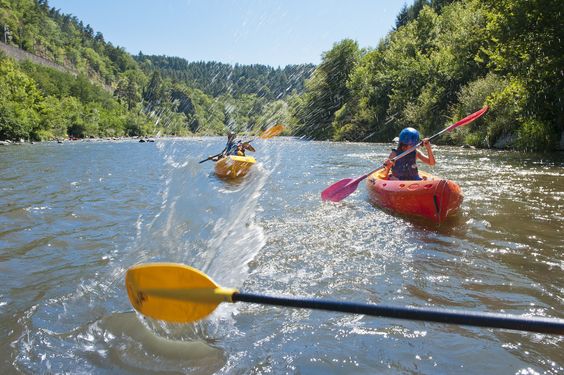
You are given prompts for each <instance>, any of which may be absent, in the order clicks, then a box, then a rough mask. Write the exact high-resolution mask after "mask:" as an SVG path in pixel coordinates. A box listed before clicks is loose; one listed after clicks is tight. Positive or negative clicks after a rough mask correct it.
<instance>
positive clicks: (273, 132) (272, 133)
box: [199, 124, 284, 163]
mask: <svg viewBox="0 0 564 375" xmlns="http://www.w3.org/2000/svg"><path fill="white" fill-rule="evenodd" d="M283 131H284V125H282V124H276V125H274V126H273V127H271V128H268V129H266V130H265V131H264V132H263V133H262V134H261V135H260V136H259V137H258V138H259V139H270V138H272V137H276V136H277V135H279V134H280V133H282V132H283ZM256 139H257V138H255V139H251V140H250V141H247V142H245V143H246V144H247V145H249V146H250V147H251V148H252V146H251V145H250V144H249V143H251V142H253V141H255V140H256ZM251 151H254V149H252V150H251ZM221 155H223V151H222V152H220V153H219V154H217V155H213V156H209V157H208V158H206V159H204V160H201V161H200V162H199V163H203V162H205V161H208V160H212V159H214V158H217V157H218V156H221Z"/></svg>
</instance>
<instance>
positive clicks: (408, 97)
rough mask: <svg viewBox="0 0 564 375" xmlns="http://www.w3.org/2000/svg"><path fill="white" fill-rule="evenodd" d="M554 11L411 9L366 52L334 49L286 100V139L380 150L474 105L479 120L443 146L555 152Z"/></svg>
mask: <svg viewBox="0 0 564 375" xmlns="http://www.w3.org/2000/svg"><path fill="white" fill-rule="evenodd" d="M562 14H564V2H562V1H561V0H459V1H452V0H451V1H434V0H417V1H415V2H414V4H413V5H412V6H410V7H405V8H404V9H403V10H402V12H401V13H400V14H399V15H398V18H397V22H396V29H395V30H394V31H393V32H391V33H390V34H388V36H387V37H386V38H385V39H384V40H382V41H381V42H380V43H379V44H378V46H377V47H376V48H374V49H362V48H361V47H360V46H358V44H357V43H356V42H354V41H352V40H343V41H341V42H339V43H336V44H335V45H334V46H333V48H332V49H331V50H330V51H327V52H326V53H324V54H323V58H322V62H321V64H320V65H319V66H318V67H317V69H316V70H315V71H314V73H313V75H312V78H311V79H310V80H308V81H307V82H306V92H305V93H304V94H303V95H301V96H300V97H299V98H297V99H295V100H294V101H293V105H292V107H291V110H292V113H293V115H294V117H295V123H294V126H295V127H294V132H295V133H296V134H298V135H304V136H309V137H313V138H316V139H333V140H351V141H361V140H362V141H390V140H391V139H392V138H394V137H395V136H397V134H398V133H399V131H400V130H401V129H402V128H403V127H406V126H413V127H416V128H418V129H420V130H421V131H422V132H423V133H424V134H426V135H431V134H433V133H435V132H437V131H438V130H439V129H442V128H443V127H444V126H445V125H446V124H448V123H451V122H452V121H454V120H456V119H459V118H461V117H463V116H464V115H466V114H469V113H471V112H473V111H475V110H477V109H478V108H480V107H482V106H483V105H484V104H488V105H490V106H491V111H490V113H489V114H488V115H487V116H486V117H485V118H483V119H481V120H479V121H477V122H476V123H474V124H472V126H469V127H465V128H464V129H461V130H459V131H457V132H453V133H451V135H450V137H446V138H445V137H443V138H442V141H443V142H451V143H457V144H461V143H466V144H470V145H475V146H479V147H498V148H508V147H510V148H517V149H521V150H538V151H550V150H554V149H556V148H558V147H560V148H563V147H564V145H562V140H561V139H562V137H563V135H562V134H563V131H564V125H563V123H564V116H563V103H562V97H563V94H564V79H562V71H563V68H564V47H563V46H564V43H562V40H564V28H563V27H562V20H561V17H562Z"/></svg>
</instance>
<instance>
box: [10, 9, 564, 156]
mask: <svg viewBox="0 0 564 375" xmlns="http://www.w3.org/2000/svg"><path fill="white" fill-rule="evenodd" d="M351 6H353V5H351ZM563 8H564V3H563V2H562V1H560V0H415V1H414V2H413V3H412V5H411V6H405V7H404V8H403V9H402V10H401V11H400V13H399V14H398V16H397V18H396V24H395V27H394V30H392V31H391V32H390V33H389V34H388V35H387V36H386V37H385V38H383V39H382V40H381V41H379V43H378V44H377V46H376V47H374V48H369V47H361V46H359V45H358V43H357V42H355V41H354V40H350V39H346V40H343V41H340V42H337V43H335V44H334V46H333V47H332V48H331V49H330V50H328V51H326V52H324V53H323V54H322V56H321V63H320V64H318V65H317V66H315V67H314V66H312V65H308V64H304V65H291V66H287V67H284V68H273V67H268V66H264V65H250V66H245V65H234V66H232V65H229V64H222V63H219V62H189V61H187V60H185V59H182V58H176V57H167V56H148V55H143V54H142V53H139V54H138V55H137V56H135V57H133V56H131V55H129V54H128V53H127V52H126V51H125V50H124V49H122V48H120V47H116V46H113V45H112V44H111V43H109V42H106V41H105V40H104V37H103V35H102V34H101V33H100V32H95V31H94V30H93V29H92V28H91V27H90V26H89V25H84V24H83V23H82V22H81V21H80V20H78V19H77V18H76V17H74V16H71V15H66V14H63V13H61V12H60V11H59V10H57V9H54V8H51V7H49V5H48V2H47V1H46V0H0V32H2V33H3V35H0V39H2V40H6V41H7V42H8V43H9V44H12V45H14V46H18V47H20V48H22V49H24V50H27V51H29V52H32V53H34V54H36V55H39V56H42V57H44V58H47V59H49V60H51V61H54V62H56V63H58V64H60V65H63V66H66V67H71V68H72V69H73V70H74V71H76V72H78V76H76V77H75V76H72V75H69V74H66V73H61V72H59V71H55V70H53V69H49V68H46V67H41V66H37V65H34V64H31V63H23V64H20V63H16V62H15V61H13V60H11V59H10V58H8V57H6V56H2V55H0V139H20V138H24V139H50V138H52V137H63V136H73V137H85V136H120V135H130V136H131V135H153V134H163V135H164V134H173V135H190V134H202V135H211V134H222V133H224V132H225V130H226V129H231V130H236V131H253V130H254V131H258V130H260V129H265V128H266V127H268V126H270V125H272V124H273V123H275V122H284V123H286V124H288V125H289V128H290V133H291V134H294V135H298V136H303V137H307V138H312V139H322V140H325V139H330V140H338V141H385V142H388V141H390V140H392V139H393V138H394V137H395V136H396V135H397V134H398V133H399V131H400V130H401V129H402V128H404V127H406V126H413V127H416V128H418V129H419V130H420V131H421V132H422V133H423V134H425V135H430V134H433V133H435V132H437V131H438V130H440V129H442V128H443V127H444V126H446V125H447V124H450V123H452V122H453V121H455V120H456V119H459V118H461V117H464V116H465V115H467V114H469V113H471V112H474V111H475V110H477V109H478V108H480V107H482V106H483V105H485V104H487V105H489V106H490V107H491V111H490V112H489V113H488V115H487V116H486V117H484V118H482V119H480V120H478V121H476V122H475V123H473V124H472V125H470V126H467V127H464V128H461V129H460V130H458V131H456V132H453V133H449V135H448V136H446V137H443V138H442V141H443V142H445V143H450V144H469V145H474V146H478V147H499V148H506V147H509V148H516V149H521V150H538V151H550V150H554V149H555V148H556V147H557V146H558V143H559V140H560V139H561V137H562V134H563V131H564V125H563V118H564V116H563V105H562V101H561V99H562V96H563V95H562V94H563V93H564V87H563V85H564V80H563V79H562V67H563V66H564V50H563V49H564V44H563V43H562V42H561V41H562V40H564V35H563V33H564V28H562V27H561V21H560V16H561V15H562V14H563V10H564V9H563ZM560 142H561V141H560Z"/></svg>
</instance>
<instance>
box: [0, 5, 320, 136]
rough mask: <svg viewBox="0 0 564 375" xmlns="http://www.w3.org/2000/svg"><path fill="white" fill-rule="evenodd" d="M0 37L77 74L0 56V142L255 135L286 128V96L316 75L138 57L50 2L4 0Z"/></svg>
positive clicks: (307, 68)
mask: <svg viewBox="0 0 564 375" xmlns="http://www.w3.org/2000/svg"><path fill="white" fill-rule="evenodd" d="M0 32H1V33H2V34H1V35H0V39H1V40H2V41H5V42H7V43H8V44H11V45H13V46H17V47H19V48H21V49H23V50H25V51H28V52H31V53H33V54H35V55H38V56H41V57H43V58H45V59H47V60H49V61H52V62H55V63H57V64H59V65H61V66H64V67H67V68H70V69H71V70H72V71H74V72H77V73H78V75H77V76H76V77H75V76H73V75H71V74H67V73H62V72H60V71H57V70H55V69H52V68H48V67H44V66H39V65H36V64H33V63H31V62H24V63H21V64H20V63H17V62H15V61H13V60H12V59H11V58H9V57H8V56H6V55H3V54H0V64H1V66H0V140H1V139H14V140H16V139H17V140H19V139H25V140H46V139H53V138H60V137H77V138H83V137H109V136H138V135H155V134H162V135H180V136H184V135H191V134H201V135H217V134H224V133H225V131H226V130H227V129H228V128H229V129H232V130H237V131H253V130H257V131H258V130H259V129H264V128H265V127H267V126H269V125H272V123H274V122H276V121H284V122H288V121H289V120H288V116H289V111H288V105H287V103H286V101H285V98H286V97H287V96H288V95H290V94H293V95H297V94H299V93H300V92H301V90H303V87H304V81H305V79H306V78H307V77H308V76H309V74H310V73H311V71H312V70H313V68H314V66H313V65H295V66H287V67H284V68H276V69H275V68H272V67H268V66H264V65H250V66H245V65H235V66H231V65H228V64H221V63H215V62H211V63H204V62H196V63H189V62H187V61H186V60H184V59H180V58H173V57H170V58H169V57H158V56H144V55H143V54H141V53H140V54H139V55H138V56H137V57H136V58H134V57H133V56H131V55H130V54H128V53H127V52H126V51H125V50H124V49H123V48H121V47H116V46H114V45H112V43H110V42H106V41H105V39H104V36H103V34H102V33H100V32H95V31H94V30H93V29H92V27H90V25H84V24H83V22H82V21H80V20H79V19H78V18H76V17H75V16H71V15H67V14H63V13H61V12H60V11H59V10H57V9H55V8H52V7H50V6H49V4H48V1H47V0H0ZM213 77H216V79H215V80H214V79H212V78H213ZM211 81H214V82H215V84H213V85H210V84H208V82H211Z"/></svg>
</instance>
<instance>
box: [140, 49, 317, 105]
mask: <svg viewBox="0 0 564 375" xmlns="http://www.w3.org/2000/svg"><path fill="white" fill-rule="evenodd" d="M134 58H135V60H136V61H137V62H138V63H139V64H140V66H141V68H142V69H143V70H144V71H145V72H146V73H147V74H149V73H151V72H153V71H156V70H158V71H159V72H160V73H161V75H162V76H163V78H170V79H172V80H173V81H175V82H181V83H185V84H186V85H188V86H190V87H195V88H197V89H200V90H202V91H203V92H204V93H206V94H208V95H211V96H213V97H217V96H220V95H226V94H228V95H232V96H234V97H239V96H241V95H243V94H256V95H258V96H261V97H264V98H266V99H269V100H277V99H283V98H285V97H287V96H288V95H291V94H293V93H294V94H296V93H297V94H300V93H302V92H303V91H304V82H305V81H306V80H307V79H309V78H310V76H311V73H312V72H313V70H314V69H315V65H313V64H301V65H287V66H285V67H284V68H280V67H278V68H273V67H271V66H266V65H259V64H253V65H239V64H235V65H230V64H224V63H220V62H215V61H211V62H205V61H198V62H190V61H188V60H186V59H183V58H180V57H170V56H155V55H144V54H142V53H139V54H138V55H137V56H134Z"/></svg>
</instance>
